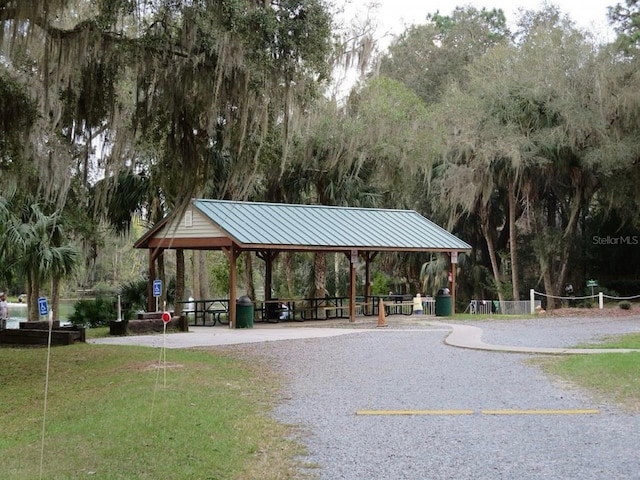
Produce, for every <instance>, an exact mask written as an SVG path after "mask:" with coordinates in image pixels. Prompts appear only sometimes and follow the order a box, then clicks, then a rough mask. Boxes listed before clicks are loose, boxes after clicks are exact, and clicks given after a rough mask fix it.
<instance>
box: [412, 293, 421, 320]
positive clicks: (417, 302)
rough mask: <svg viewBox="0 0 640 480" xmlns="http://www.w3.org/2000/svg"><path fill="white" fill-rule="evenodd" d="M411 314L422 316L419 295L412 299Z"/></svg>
mask: <svg viewBox="0 0 640 480" xmlns="http://www.w3.org/2000/svg"><path fill="white" fill-rule="evenodd" d="M413 313H414V314H416V315H422V297H421V296H420V294H419V293H416V296H415V297H413Z"/></svg>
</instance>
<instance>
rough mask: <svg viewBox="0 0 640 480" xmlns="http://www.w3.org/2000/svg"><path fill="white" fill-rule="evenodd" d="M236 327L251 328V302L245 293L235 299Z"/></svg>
mask: <svg viewBox="0 0 640 480" xmlns="http://www.w3.org/2000/svg"><path fill="white" fill-rule="evenodd" d="M236 328H253V302H252V301H251V299H250V298H249V297H247V296H246V295H243V296H242V297H240V298H239V299H238V300H236Z"/></svg>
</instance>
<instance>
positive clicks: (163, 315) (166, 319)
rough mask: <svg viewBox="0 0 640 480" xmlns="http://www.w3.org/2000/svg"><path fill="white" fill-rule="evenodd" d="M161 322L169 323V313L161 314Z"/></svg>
mask: <svg viewBox="0 0 640 480" xmlns="http://www.w3.org/2000/svg"><path fill="white" fill-rule="evenodd" d="M162 321H163V322H164V323H169V322H170V321H171V314H170V313H169V312H162Z"/></svg>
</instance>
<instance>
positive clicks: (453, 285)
mask: <svg viewBox="0 0 640 480" xmlns="http://www.w3.org/2000/svg"><path fill="white" fill-rule="evenodd" d="M450 260H451V314H452V315H455V313H456V269H457V267H458V252H451V256H450Z"/></svg>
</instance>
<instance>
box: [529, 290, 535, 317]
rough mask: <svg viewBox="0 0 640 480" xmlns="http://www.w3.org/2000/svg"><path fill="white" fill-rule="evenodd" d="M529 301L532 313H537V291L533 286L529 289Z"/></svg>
mask: <svg viewBox="0 0 640 480" xmlns="http://www.w3.org/2000/svg"><path fill="white" fill-rule="evenodd" d="M529 301H530V303H531V306H530V307H529V309H530V311H531V315H535V314H536V291H535V290H534V289H533V288H532V289H531V290H529Z"/></svg>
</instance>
